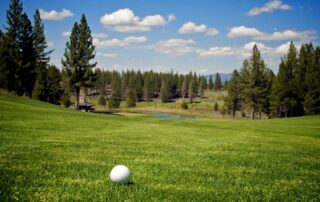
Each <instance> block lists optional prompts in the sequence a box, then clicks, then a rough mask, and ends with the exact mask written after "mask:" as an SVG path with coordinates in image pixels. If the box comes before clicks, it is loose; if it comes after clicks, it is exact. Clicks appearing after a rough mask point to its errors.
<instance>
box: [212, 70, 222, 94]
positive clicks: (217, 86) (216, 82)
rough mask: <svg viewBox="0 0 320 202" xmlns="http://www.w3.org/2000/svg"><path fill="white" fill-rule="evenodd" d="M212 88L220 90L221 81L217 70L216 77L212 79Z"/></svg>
mask: <svg viewBox="0 0 320 202" xmlns="http://www.w3.org/2000/svg"><path fill="white" fill-rule="evenodd" d="M214 90H216V91H220V90H222V82H221V77H220V74H219V72H217V74H216V79H215V81H214Z"/></svg>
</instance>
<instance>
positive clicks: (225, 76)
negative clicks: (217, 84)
mask: <svg viewBox="0 0 320 202" xmlns="http://www.w3.org/2000/svg"><path fill="white" fill-rule="evenodd" d="M219 74H220V77H221V81H222V83H224V82H225V80H227V81H229V80H230V79H231V76H232V73H219ZM210 75H211V76H212V80H213V82H214V81H215V79H216V74H208V75H206V76H205V77H206V79H207V81H209V77H210Z"/></svg>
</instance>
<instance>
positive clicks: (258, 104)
mask: <svg viewBox="0 0 320 202" xmlns="http://www.w3.org/2000/svg"><path fill="white" fill-rule="evenodd" d="M319 78H320V47H316V48H314V47H313V45H312V43H309V44H302V45H301V48H300V51H299V52H298V50H297V48H296V47H295V45H294V44H293V42H291V43H290V47H289V50H288V53H287V54H286V55H284V56H283V57H282V58H281V62H280V64H279V71H278V73H277V75H275V74H274V73H273V72H272V70H270V69H269V68H267V66H266V65H265V63H264V60H263V59H262V58H261V54H260V52H259V50H258V48H257V46H256V45H255V46H254V47H253V51H252V56H251V57H250V58H249V59H246V60H244V62H243V65H242V67H241V68H240V70H239V71H238V70H234V71H233V74H232V78H231V80H230V81H229V82H228V85H227V91H228V96H227V97H226V107H227V109H228V110H229V112H230V113H231V114H232V115H233V116H235V114H236V111H241V116H246V114H245V111H248V110H251V117H252V118H253V119H254V118H255V116H256V114H258V115H259V116H260V118H261V114H262V113H264V114H267V115H268V117H292V116H301V115H305V114H319V113H320V81H319Z"/></svg>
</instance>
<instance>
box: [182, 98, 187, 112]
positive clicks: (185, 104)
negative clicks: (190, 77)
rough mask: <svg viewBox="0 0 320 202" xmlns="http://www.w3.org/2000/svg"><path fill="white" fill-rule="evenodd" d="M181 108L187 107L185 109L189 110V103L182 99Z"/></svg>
mask: <svg viewBox="0 0 320 202" xmlns="http://www.w3.org/2000/svg"><path fill="white" fill-rule="evenodd" d="M181 108H182V109H185V110H187V109H188V104H187V102H186V101H184V100H183V101H182V103H181Z"/></svg>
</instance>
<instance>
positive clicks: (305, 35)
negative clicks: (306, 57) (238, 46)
mask: <svg viewBox="0 0 320 202" xmlns="http://www.w3.org/2000/svg"><path fill="white" fill-rule="evenodd" d="M315 34H316V32H315V31H302V32H299V31H292V30H285V31H283V32H274V33H272V34H264V35H262V36H258V37H256V38H255V39H256V40H264V41H269V40H270V41H272V40H273V41H280V40H290V39H314V38H316V36H315Z"/></svg>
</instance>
